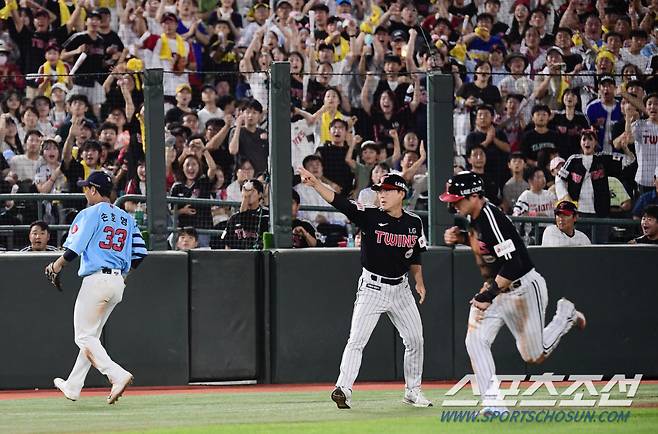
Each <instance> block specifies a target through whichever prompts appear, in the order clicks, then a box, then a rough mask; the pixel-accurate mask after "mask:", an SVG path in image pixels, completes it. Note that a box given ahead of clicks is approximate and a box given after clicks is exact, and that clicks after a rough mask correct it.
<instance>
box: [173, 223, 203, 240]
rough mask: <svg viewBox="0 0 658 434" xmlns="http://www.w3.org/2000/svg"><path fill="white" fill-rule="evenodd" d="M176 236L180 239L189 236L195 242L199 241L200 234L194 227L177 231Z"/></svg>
mask: <svg viewBox="0 0 658 434" xmlns="http://www.w3.org/2000/svg"><path fill="white" fill-rule="evenodd" d="M176 235H178V236H179V237H180V236H181V235H189V236H191V237H193V238H194V239H195V240H197V239H199V233H198V232H197V230H196V229H195V228H194V227H193V226H184V227H182V228H178V230H177V231H176Z"/></svg>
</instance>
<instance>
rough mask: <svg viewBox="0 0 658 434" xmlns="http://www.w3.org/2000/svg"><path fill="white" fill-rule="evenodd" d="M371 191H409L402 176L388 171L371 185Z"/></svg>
mask: <svg viewBox="0 0 658 434" xmlns="http://www.w3.org/2000/svg"><path fill="white" fill-rule="evenodd" d="M372 190H373V191H380V190H398V191H404V192H405V193H406V192H407V191H409V187H407V183H406V182H405V181H404V178H402V177H401V176H400V175H398V174H396V173H390V174H388V175H386V176H384V177H383V178H382V180H381V181H380V182H379V184H375V185H373V186H372Z"/></svg>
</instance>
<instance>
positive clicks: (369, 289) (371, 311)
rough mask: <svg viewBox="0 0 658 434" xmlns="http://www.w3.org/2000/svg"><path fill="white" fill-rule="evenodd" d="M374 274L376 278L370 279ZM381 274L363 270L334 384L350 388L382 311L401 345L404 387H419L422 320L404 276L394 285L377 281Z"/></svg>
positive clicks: (421, 359)
mask: <svg viewBox="0 0 658 434" xmlns="http://www.w3.org/2000/svg"><path fill="white" fill-rule="evenodd" d="M372 276H375V279H377V281H374V280H373V279H372ZM380 279H381V276H378V275H376V274H374V273H371V272H369V271H367V270H363V273H362V274H361V278H359V287H358V290H357V293H356V301H355V302H354V311H353V313H352V325H351V328H350V337H349V339H348V341H347V345H346V346H345V350H344V351H343V358H342V361H341V363H340V375H339V377H338V380H337V381H336V387H344V388H347V389H352V385H353V384H354V381H355V380H356V377H357V375H358V374H359V368H360V367H361V356H362V354H363V349H364V348H365V346H366V344H367V343H368V340H369V339H370V335H371V334H372V331H373V330H374V329H375V326H376V325H377V322H378V321H379V316H380V315H381V314H383V313H386V315H388V317H389V318H390V319H391V322H392V323H393V325H394V326H395V328H396V329H397V330H398V333H400V337H401V338H402V342H403V343H404V346H405V351H404V380H405V384H406V387H407V389H414V388H418V387H420V384H421V379H422V376H423V323H422V322H421V319H420V313H419V312H418V307H417V306H416V300H415V299H414V296H413V294H412V292H411V287H410V286H409V281H408V279H407V276H404V277H403V279H402V282H401V283H399V284H397V285H388V284H384V283H381V281H380Z"/></svg>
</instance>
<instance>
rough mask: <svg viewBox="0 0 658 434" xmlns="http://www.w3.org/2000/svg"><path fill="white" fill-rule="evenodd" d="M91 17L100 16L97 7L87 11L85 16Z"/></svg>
mask: <svg viewBox="0 0 658 434" xmlns="http://www.w3.org/2000/svg"><path fill="white" fill-rule="evenodd" d="M92 17H96V18H100V17H101V13H100V11H99V10H98V9H94V10H93V11H91V12H87V18H92Z"/></svg>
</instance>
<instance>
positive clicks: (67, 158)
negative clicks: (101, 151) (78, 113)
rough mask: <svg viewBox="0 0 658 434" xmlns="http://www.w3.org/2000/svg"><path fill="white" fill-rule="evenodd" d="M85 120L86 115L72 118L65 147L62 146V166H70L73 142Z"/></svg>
mask: <svg viewBox="0 0 658 434" xmlns="http://www.w3.org/2000/svg"><path fill="white" fill-rule="evenodd" d="M84 121H85V119H84V117H79V118H73V119H71V128H69V135H68V137H67V138H66V141H65V142H64V147H63V148H62V166H64V167H65V168H68V166H69V164H71V160H72V159H73V144H74V143H75V139H76V137H78V135H79V134H80V132H81V130H82V124H83V123H84Z"/></svg>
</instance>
